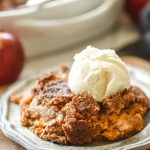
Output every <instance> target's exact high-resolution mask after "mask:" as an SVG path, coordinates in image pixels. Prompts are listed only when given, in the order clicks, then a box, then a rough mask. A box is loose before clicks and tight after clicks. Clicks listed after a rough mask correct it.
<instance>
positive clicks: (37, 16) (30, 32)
mask: <svg viewBox="0 0 150 150" xmlns="http://www.w3.org/2000/svg"><path fill="white" fill-rule="evenodd" d="M123 1H124V0H85V1H84V0H53V1H52V2H49V4H47V3H46V4H45V5H44V6H43V5H42V6H41V5H40V7H39V6H38V5H35V6H33V7H27V8H23V9H16V10H11V11H0V29H3V30H6V31H7V30H8V31H11V32H13V33H14V34H16V35H17V37H19V39H20V41H21V42H22V45H23V47H24V49H25V53H26V56H29V57H30V56H35V55H40V54H43V53H44V52H45V53H46V52H50V51H54V50H58V49H64V47H68V46H72V45H75V44H77V43H81V42H83V41H85V40H87V39H91V38H93V37H95V36H97V35H100V34H102V33H104V32H105V31H107V30H109V29H110V28H112V27H113V25H114V24H115V23H116V22H117V20H118V17H119V16H120V12H121V10H122V6H123ZM39 8H40V9H39ZM35 43H36V44H35ZM41 43H42V44H41ZM58 43H59V44H58Z"/></svg>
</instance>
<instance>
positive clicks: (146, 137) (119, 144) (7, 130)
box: [0, 66, 150, 150]
mask: <svg viewBox="0 0 150 150" xmlns="http://www.w3.org/2000/svg"><path fill="white" fill-rule="evenodd" d="M128 69H129V72H130V75H131V79H132V84H133V85H137V86H139V87H140V88H142V89H143V90H144V91H145V93H146V94H147V96H148V97H150V73H148V72H146V71H144V70H141V69H139V68H135V67H132V66H129V67H128ZM55 70H57V69H55ZM39 74H40V73H38V74H35V75H33V76H30V77H27V78H26V79H24V80H22V81H19V82H17V83H16V84H14V85H13V86H11V87H10V88H9V89H8V91H7V92H6V93H5V94H4V95H3V96H2V98H1V109H0V110H1V114H0V121H1V129H2V131H3V133H4V134H5V135H6V136H7V137H8V138H10V139H12V140H14V141H15V142H17V143H19V144H20V145H22V146H23V147H25V148H26V149H29V150H76V149H78V150H85V149H86V150H106V149H107V150H108V149H116V150H119V149H139V150H141V149H147V148H150V111H148V113H147V114H146V115H145V116H144V124H145V126H144V129H143V130H142V131H141V132H139V133H138V134H135V135H134V136H132V137H130V138H128V139H124V140H119V141H115V142H110V141H94V142H92V143H91V144H87V145H84V146H61V145H58V144H54V143H51V142H48V141H43V140H41V139H40V138H39V137H37V136H36V135H35V134H33V133H32V132H31V131H30V130H29V129H27V128H24V127H22V126H21V125H20V119H19V118H20V110H19V106H18V105H15V104H13V103H10V102H9V96H10V94H11V93H14V92H19V93H22V94H26V93H27V92H29V91H30V89H31V88H32V86H33V85H34V83H35V80H36V78H37V76H38V75H39Z"/></svg>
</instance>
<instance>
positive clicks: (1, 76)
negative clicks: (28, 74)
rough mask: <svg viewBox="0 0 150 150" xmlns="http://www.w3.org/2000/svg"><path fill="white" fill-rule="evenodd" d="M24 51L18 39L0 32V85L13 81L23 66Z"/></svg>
mask: <svg viewBox="0 0 150 150" xmlns="http://www.w3.org/2000/svg"><path fill="white" fill-rule="evenodd" d="M23 64H24V52H23V48H22V46H21V44H20V42H19V40H18V39H17V38H16V37H15V36H14V35H12V34H11V33H7V32H0V85H3V84H6V83H10V82H13V81H15V80H16V79H17V78H18V77H19V74H20V72H21V70H22V68H23Z"/></svg>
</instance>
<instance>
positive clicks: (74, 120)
mask: <svg viewBox="0 0 150 150" xmlns="http://www.w3.org/2000/svg"><path fill="white" fill-rule="evenodd" d="M149 79H150V73H148V72H146V71H144V70H142V69H139V68H136V67H133V66H129V65H126V64H125V63H124V62H123V61H122V60H121V58H120V57H119V56H118V55H117V54H116V53H115V51H114V50H110V49H105V50H99V49H97V48H94V47H91V46H88V47H87V48H86V49H85V50H83V51H81V52H80V53H78V54H76V55H75V56H74V62H73V63H72V65H69V66H67V65H63V66H61V67H56V68H53V69H50V70H48V71H47V70H46V71H44V72H43V71H42V72H40V73H36V74H34V75H31V76H30V77H27V78H26V79H23V80H21V81H19V82H17V83H15V84H14V85H12V86H11V87H10V88H9V89H8V90H7V91H6V93H5V94H4V95H3V96H2V98H1V109H0V110H1V115H0V122H1V124H0V125H1V129H2V131H3V133H4V134H5V135H6V136H7V137H8V138H10V139H12V140H14V141H16V142H17V143H19V144H21V145H22V146H23V147H25V148H26V149H29V150H57V149H59V150H76V149H79V150H85V149H87V150H91V149H92V150H99V149H102V150H104V149H134V148H136V149H146V148H149V147H150V132H149V131H150V111H149V106H150V105H149V104H150V100H149V98H150V80H149Z"/></svg>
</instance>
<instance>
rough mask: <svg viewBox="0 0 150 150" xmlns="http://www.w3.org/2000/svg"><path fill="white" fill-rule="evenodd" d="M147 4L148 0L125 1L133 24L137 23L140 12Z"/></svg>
mask: <svg viewBox="0 0 150 150" xmlns="http://www.w3.org/2000/svg"><path fill="white" fill-rule="evenodd" d="M148 2H150V0H126V8H127V11H128V12H129V14H130V16H131V18H132V19H133V20H134V21H135V22H138V21H139V15H140V12H141V10H142V8H143V7H144V6H145V5H146V4H147V3H148Z"/></svg>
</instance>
